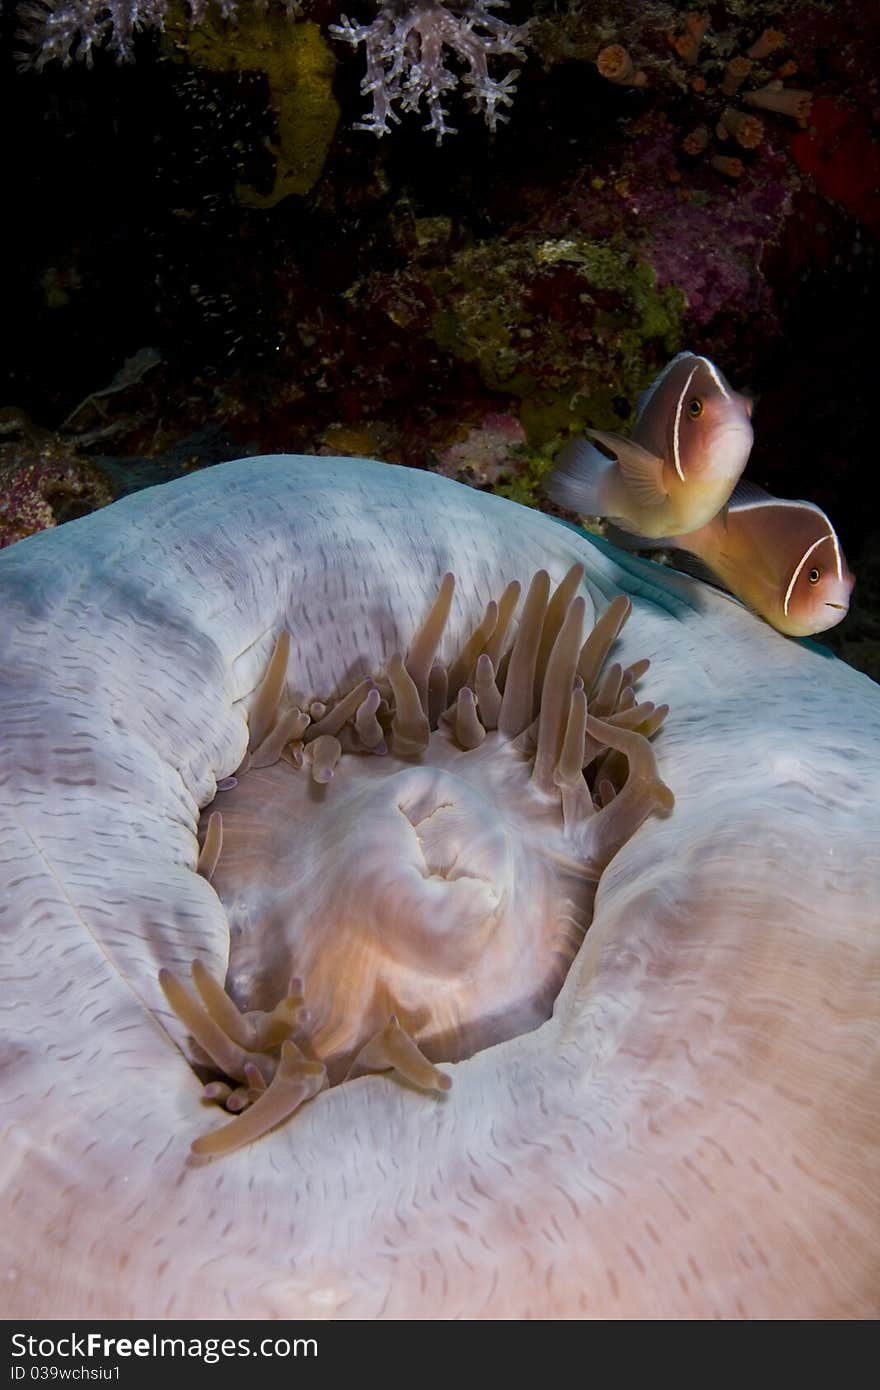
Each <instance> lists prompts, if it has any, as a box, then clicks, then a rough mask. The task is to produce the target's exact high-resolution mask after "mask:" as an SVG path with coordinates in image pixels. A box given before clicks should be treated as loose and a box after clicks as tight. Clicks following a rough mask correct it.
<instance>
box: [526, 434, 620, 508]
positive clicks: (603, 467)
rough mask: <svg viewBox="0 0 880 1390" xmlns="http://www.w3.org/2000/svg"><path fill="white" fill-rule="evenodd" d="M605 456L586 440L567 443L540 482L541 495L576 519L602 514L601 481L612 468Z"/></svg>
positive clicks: (602, 489) (603, 482) (603, 506)
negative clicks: (542, 490) (541, 483)
mask: <svg viewBox="0 0 880 1390" xmlns="http://www.w3.org/2000/svg"><path fill="white" fill-rule="evenodd" d="M614 466H615V465H614V464H613V463H612V462H610V461H609V460H608V459H607V458H606V456H605V455H604V454H603V453H602V452H601V451H600V450H599V449H597V448H596V446H595V445H594V444H590V443H589V441H588V440H586V439H571V440H569V442H568V444H566V446H565V448H564V449H563V450H562V452H561V453H560V454H559V456H558V458H557V459H556V463H555V465H554V467H553V468H552V469H551V471H550V472H549V473H548V474H547V475H546V476H545V478H544V483H543V486H544V491H545V493H546V494H547V496H548V497H549V498H551V499H552V501H554V502H556V503H557V504H558V505H559V506H560V507H565V508H566V509H567V510H568V511H570V512H577V513H578V514H579V515H580V516H603V515H604V514H605V505H606V504H605V480H606V478H607V475H608V472H609V471H610V470H611V469H612V468H614Z"/></svg>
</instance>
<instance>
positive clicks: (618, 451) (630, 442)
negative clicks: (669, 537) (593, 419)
mask: <svg viewBox="0 0 880 1390" xmlns="http://www.w3.org/2000/svg"><path fill="white" fill-rule="evenodd" d="M587 433H588V434H589V436H590V438H591V439H595V440H596V441H597V443H598V444H600V445H602V446H603V447H604V448H606V449H610V450H611V451H612V452H613V454H614V457H615V458H616V459H617V466H618V468H619V469H620V472H621V476H622V478H623V481H624V482H625V484H626V489H627V492H628V493H629V494H630V496H631V497H632V498H633V500H634V501H635V502H637V503H638V505H639V506H640V507H660V506H662V505H663V503H664V502H666V501H667V500H668V498H669V493H668V491H667V489H666V483H665V480H664V478H663V460H662V459H661V458H658V457H657V455H656V454H651V453H649V452H648V450H647V449H643V448H642V446H641V444H637V443H636V442H635V440H634V439H624V438H623V437H622V435H619V434H612V433H611V432H610V431H606V430H588V431H587Z"/></svg>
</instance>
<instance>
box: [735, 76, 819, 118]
mask: <svg viewBox="0 0 880 1390" xmlns="http://www.w3.org/2000/svg"><path fill="white" fill-rule="evenodd" d="M743 101H744V102H745V103H746V105H748V106H758V107H760V108H761V109H762V110H764V111H775V112H776V113H777V114H778V115H780V116H793V117H794V119H795V120H796V121H806V120H808V119H809V116H810V107H811V106H812V104H813V93H812V92H805V91H803V90H802V89H801V88H798V87H783V85H782V82H781V81H780V80H779V78H774V80H773V81H772V82H768V83H767V86H766V87H758V88H757V90H756V91H754V92H744V93H743Z"/></svg>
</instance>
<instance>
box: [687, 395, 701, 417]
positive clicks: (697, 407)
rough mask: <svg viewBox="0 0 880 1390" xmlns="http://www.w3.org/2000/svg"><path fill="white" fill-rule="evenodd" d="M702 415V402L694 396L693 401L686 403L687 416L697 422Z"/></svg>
mask: <svg viewBox="0 0 880 1390" xmlns="http://www.w3.org/2000/svg"><path fill="white" fill-rule="evenodd" d="M702 413H703V402H702V399H701V398H700V397H699V396H694V398H693V400H691V401H688V415H689V416H690V417H691V419H692V420H699V418H700V416H701V415H702Z"/></svg>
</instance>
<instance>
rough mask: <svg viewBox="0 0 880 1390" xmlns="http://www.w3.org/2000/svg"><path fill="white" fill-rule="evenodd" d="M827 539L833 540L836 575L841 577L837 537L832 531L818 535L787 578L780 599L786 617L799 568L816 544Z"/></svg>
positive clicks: (802, 565) (800, 568)
mask: <svg viewBox="0 0 880 1390" xmlns="http://www.w3.org/2000/svg"><path fill="white" fill-rule="evenodd" d="M827 540H833V541H834V554H835V558H836V560H837V577H838V578H840V577H841V572H840V549H839V547H838V544H837V537H836V536H835V535H834V533H833V532H832V533H831V535H830V536H820V537H819V539H818V540H817V541H813V544H812V545H808V546H807V548H806V550H805V551H804V553H803V555H802V556H801V558H800V561H799V562H798V565H797V567H796V569H795V572H794V574H793V575H792V576H791V579H790V580H789V584H788V588H787V589H786V591H785V598H784V599H783V601H782V611H783V613H784V614H785V615H786V617H788V605H789V601H790V599H791V594H792V590H793V589H794V586H795V584H796V583H797V581H798V577H799V575H800V573H801V570H802V569H803V567H804V565H805V564H806V563H807V561H808V560H809V558H810V556H811V555H812V553H813V551H814V550H815V549H816V546H817V545H821V544H822V542H823V541H827Z"/></svg>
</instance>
